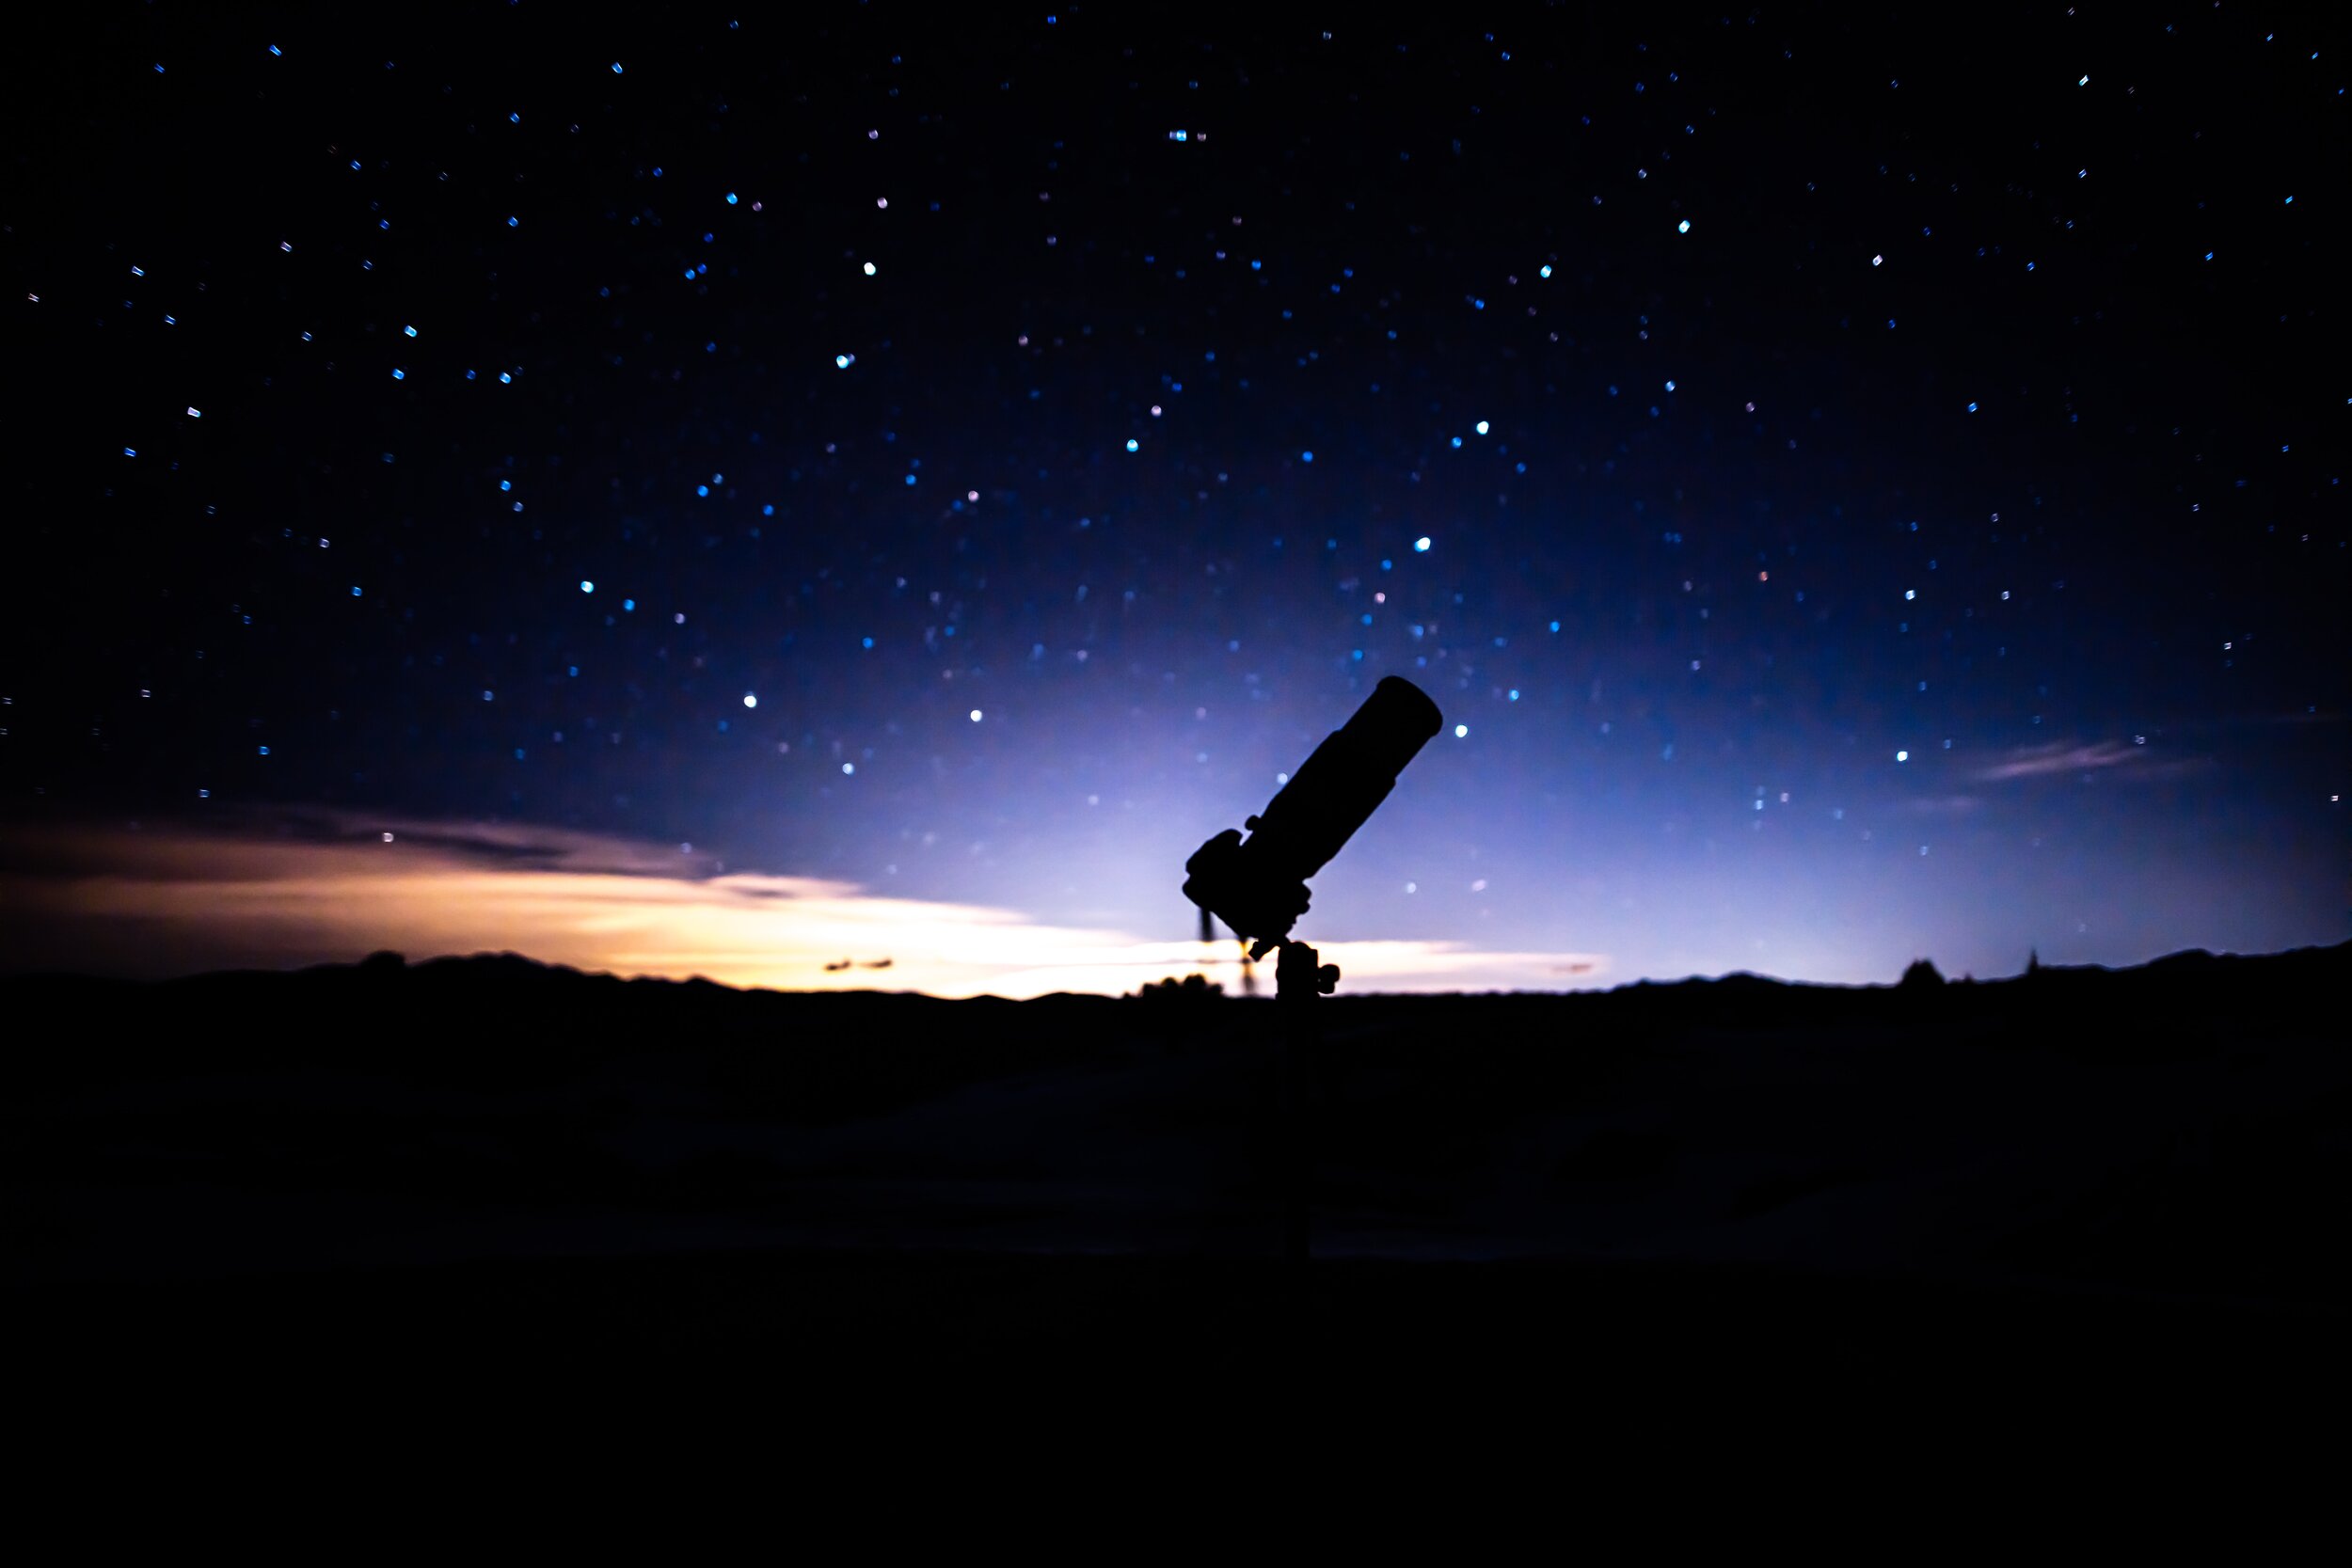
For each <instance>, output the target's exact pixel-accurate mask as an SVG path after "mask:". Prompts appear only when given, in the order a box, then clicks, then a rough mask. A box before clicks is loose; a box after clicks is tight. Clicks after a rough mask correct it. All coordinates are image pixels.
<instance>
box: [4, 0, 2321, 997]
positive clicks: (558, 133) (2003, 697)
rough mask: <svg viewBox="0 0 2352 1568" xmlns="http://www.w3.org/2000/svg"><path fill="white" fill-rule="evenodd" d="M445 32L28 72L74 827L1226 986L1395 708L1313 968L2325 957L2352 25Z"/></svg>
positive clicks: (1825, 23)
mask: <svg viewBox="0 0 2352 1568" xmlns="http://www.w3.org/2000/svg"><path fill="white" fill-rule="evenodd" d="M426 9H427V10H431V11H433V15H434V17H435V20H430V21H428V20H411V19H406V18H403V17H400V16H397V15H394V14H392V13H384V14H383V15H380V16H379V15H377V14H376V13H370V16H369V19H368V20H365V21H354V20H352V19H351V16H350V14H348V13H346V12H344V11H341V10H335V9H325V10H322V9H318V8H301V9H299V10H296V11H294V12H291V13H288V14H286V15H282V16H279V17H278V18H277V19H275V20H263V19H262V16H261V13H248V14H247V15H246V16H245V17H244V18H242V19H225V18H223V17H222V16H219V15H217V14H208V13H207V12H206V11H205V10H204V9H202V8H191V7H177V6H131V5H101V6H95V7H82V8H64V9H63V10H62V11H61V12H59V13H57V14H54V15H52V16H50V17H48V18H47V19H45V20H44V21H42V22H41V23H40V24H39V29H38V30H37V31H35V32H32V33H28V34H24V35H20V39H19V46H18V47H17V48H15V49H14V50H12V54H13V60H12V63H11V65H10V66H9V67H8V68H7V69H8V81H7V83H6V87H7V89H8V90H7V93H6V98H7V101H8V108H7V110H6V113H7V114H8V116H9V118H10V121H11V123H10V125H9V128H8V179H7V182H6V187H5V194H4V195H0V223H4V225H5V227H4V230H0V266H5V268H6V271H7V274H8V277H7V282H8V293H7V299H6V309H7V312H8V314H7V318H6V319H7V324H8V325H7V331H8V338H7V342H8V362H9V365H10V367H11V371H12V376H11V380H12V381H13V383H14V388H15V394H16V395H15V397H14V399H13V400H12V401H13V403H14V404H15V412H14V414H13V416H12V417H11V420H10V421H9V426H8V428H9V431H10V435H11V437H12V444H13V447H14V452H13V460H12V461H11V463H10V464H9V465H8V474H7V485H8V489H7V495H8V509H7V511H8V517H7V524H6V527H7V541H8V551H7V557H6V559H7V562H8V568H7V572H6V580H7V582H8V601H9V603H8V614H7V615H6V617H5V619H4V620H0V626H5V632H0V696H5V698H6V701H7V707H6V709H5V710H0V727H4V728H5V734H4V735H0V800H5V802H6V804H5V808H4V809H5V813H6V820H7V821H8V822H11V823H14V824H17V825H18V828H19V829H20V831H21V832H30V833H33V834H36V835H37V834H39V833H40V832H45V831H47V830H48V828H49V827H51V826H54V825H55V824H57V823H59V822H63V821H68V820H71V821H72V822H74V823H77V824H82V825H89V824H96V825H100V826H103V827H104V828H106V829H107V830H108V831H110V832H125V833H127V832H154V831H156V830H157V828H158V827H159V826H168V827H169V828H170V830H171V831H173V832H183V833H196V834H203V833H208V832H221V833H232V832H245V833H249V832H253V831H255V826H254V825H255V824H256V823H257V822H262V821H266V820H268V819H269V817H270V815H271V814H273V813H278V814H283V813H287V812H291V811H295V810H320V809H324V810H327V811H330V812H332V813H334V814H336V815H335V816H334V820H336V821H337V822H340V823H342V824H345V825H346V826H348V825H350V824H358V829H355V830H353V832H364V830H365V829H366V827H367V824H368V823H369V821H370V819H371V816H372V815H373V816H382V817H383V818H384V819H386V820H390V819H392V818H393V817H395V816H396V817H398V818H399V819H400V820H402V821H404V822H415V821H426V822H439V823H449V824H476V825H479V824H498V825H501V829H500V831H501V832H506V831H508V830H511V829H513V828H516V827H518V826H519V827H536V828H544V829H547V830H550V831H556V830H561V831H566V832H574V833H583V834H594V835H601V836H602V837H604V838H607V839H612V840H626V841H631V842H636V843H641V844H644V845H666V846H671V847H673V848H676V852H678V853H679V854H680V855H681V857H682V859H681V862H680V863H681V865H688V866H691V867H693V868H695V869H694V870H692V871H691V872H690V873H682V874H688V875H697V876H699V875H707V871H706V870H705V869H703V868H705V867H713V866H716V865H717V864H718V863H724V865H725V866H726V867H727V868H728V869H730V870H736V871H757V872H762V873H769V874H773V875H776V876H784V877H810V878H823V879H830V880H833V881H837V882H840V883H845V884H852V885H854V887H855V888H857V889H860V890H863V891H864V892H865V893H866V894H868V895H875V896H886V897H889V898H895V899H907V900H939V901H951V902H954V903H956V904H960V905H967V906H968V905H985V906H995V907H1001V908H1002V909H1004V910H1006V911H1010V915H1009V918H1018V919H1024V920H1029V921H1037V922H1044V923H1050V924H1054V925H1057V926H1073V927H1078V926H1082V927H1099V928H1104V929H1116V930H1120V931H1124V932H1128V933H1131V934H1133V935H1135V936H1136V937H1138V938H1144V939H1175V938H1182V937H1184V935H1186V934H1187V933H1189V931H1190V930H1191V927H1192V912H1191V911H1190V909H1189V907H1188V906H1187V905H1185V904H1184V901H1183V899H1182V897H1181V896H1180V895H1179V894H1178V892H1177V887H1178V884H1179V883H1180V882H1181V881H1182V879H1183V870H1182V867H1183V862H1184V857H1185V856H1186V855H1187V854H1188V853H1189V852H1190V851H1191V849H1192V848H1193V847H1195V846H1196V845H1198V844H1199V843H1200V841H1201V840H1202V839H1204V838H1206V837H1208V836H1209V835H1210V834H1211V833H1212V832H1216V830H1218V829H1220V828H1223V827H1228V826H1236V827H1237V826H1239V825H1240V820H1241V818H1242V817H1243V816H1245V815H1247V814H1248V813H1249V812H1251V811H1254V810H1256V809H1257V808H1258V807H1259V806H1261V805H1263V802H1264V800H1265V799H1266V797H1267V796H1268V795H1269V794H1270V793H1271V792H1272V791H1273V789H1274V788H1275V787H1276V781H1277V777H1278V775H1279V774H1280V773H1282V772H1284V771H1286V770H1288V769H1290V768H1295V766H1296V765H1297V763H1298V762H1299V761H1300V760H1301V759H1302V758H1303V757H1304V756H1305V754H1306V752H1307V751H1308V750H1309V749H1311V746H1312V745H1313V743H1314V742H1315V741H1316V740H1317V739H1319V738H1320V737H1321V736H1322V735H1323V734H1324V733H1326V732H1327V731H1328V730H1330V729H1331V728H1333V727H1335V726H1336V725H1338V724H1339V723H1340V722H1341V721H1343V719H1344V718H1345V717H1346V715H1347V714H1348V712H1349V711H1351V710H1352V709H1353V707H1354V705H1356V704H1357V703H1358V702H1359V701H1360V700H1361V698H1362V696H1363V695H1364V694H1365V693H1366V692H1368V691H1369V690H1370V689H1371V688H1372V685H1373V683H1374V682H1375V681H1376V680H1377V679H1378V678H1379V677H1380V676H1381V675H1383V674H1388V673H1398V674H1403V675H1405V676H1406V677H1407V678H1409V679H1411V680H1413V681H1415V682H1416V683H1418V684H1419V685H1421V686H1422V688H1423V689H1426V690H1427V691H1428V692H1429V693H1430V694H1431V695H1432V696H1433V697H1434V698H1435V699H1436V700H1437V701H1438V705H1440V707H1441V708H1442V709H1443V710H1444V713H1445V719H1446V725H1447V728H1446V730H1445V732H1444V733H1443V734H1442V735H1441V736H1439V738H1438V740H1435V741H1433V742H1431V744H1430V745H1429V747H1428V748H1427V749H1426V750H1425V751H1424V752H1423V753H1422V757H1421V758H1420V760H1418V761H1417V762H1416V763H1415V764H1414V765H1413V767H1412V768H1410V769H1409V770H1408V771H1407V772H1406V776H1405V778H1404V780H1403V782H1402V783H1401V784H1400V785H1399V787H1398V790H1397V792H1396V794H1395V796H1394V797H1393V798H1392V799H1391V801H1390V802H1389V803H1388V805H1386V806H1385V807H1384V808H1383V809H1382V811H1381V813H1380V815H1379V816H1376V817H1375V819H1374V821H1373V823H1372V824H1371V825H1370V826H1369V827H1367V828H1366V829H1365V830H1364V831H1363V832H1361V833H1359V835H1358V839H1357V841H1356V843H1355V844H1353V845H1351V847H1349V848H1348V850H1347V851H1346V852H1345V853H1344V854H1343V855H1342V856H1341V858H1340V859H1339V861H1337V862H1336V863H1334V864H1333V865H1332V867H1331V868H1330V869H1329V870H1328V871H1327V873H1326V874H1325V875H1324V877H1323V878H1322V879H1319V880H1318V882H1317V885H1316V905H1315V911H1314V912H1313V913H1311V915H1310V916H1309V917H1308V919H1307V921H1306V922H1305V923H1304V924H1302V926H1301V927H1300V934H1301V935H1303V936H1306V937H1308V938H1310V939H1312V940H1367V941H1368V940H1375V939H1379V940H1393V941H1396V942H1421V943H1438V942H1455V943H1462V944H1466V945H1467V947H1468V948H1469V949H1472V950H1478V951H1493V952H1510V953H1515V954H1547V953H1556V954H1584V955H1603V956H1606V959H1607V961H1606V963H1605V964H1602V965H1600V966H1599V967H1597V969H1595V970H1594V971H1592V973H1594V974H1603V975H1605V976H1606V977H1607V978H1608V979H1611V980H1620V979H1626V978H1630V977H1633V976H1635V975H1639V974H1659V975H1666V974H1688V973H1693V972H1698V973H1721V972H1724V971H1727V970H1734V969H1742V968H1746V969H1756V970H1762V971H1766V972H1771V973H1776V974H1787V975H1791V976H1794V977H1805V978H1825V979H1848V978H1864V977H1874V978H1889V977H1891V975H1892V974H1893V973H1894V971H1895V970H1896V969H1899V966H1900V964H1901V962H1902V961H1904V960H1905V959H1907V958H1910V957H1912V956H1915V955H1917V954H1921V953H1925V954H1930V955H1931V956H1933V957H1934V958H1937V959H1938V961H1939V962H1941V963H1942V964H1943V965H1944V967H1945V968H1946V969H1947V971H1948V972H1951V973H1955V974H1956V973H1958V972H1960V971H1962V970H1963V969H1973V970H1975V971H1976V972H1978V973H1979V974H1984V973H2007V972H2010V971H2012V970H2014V969H2015V968H2016V967H2018V966H2019V965H2020V964H2021V963H2022V962H2023V960H2024V958H2025V955H2026V950H2027V949H2028V947H2029V946H2035V945H2038V946H2039V948H2040V950H2041V952H2042V957H2043V958H2044V959H2045V960H2048V959H2053V958H2056V959H2059V960H2065V961H2103V962H2121V961H2133V960H2137V959H2140V958H2147V957H2151V956H2153V955H2155V954H2158V953H2162V952H2166V951H2169V950H2172V949H2175V948H2180V947H2185V946H2195V945H2202V946H2209V947H2215V948H2235V949H2238V950H2255V949H2267V948H2277V947H2284V946H2290V945H2296V944H2298V943H2303V942H2332V941H2337V940H2341V939H2342V938H2343V937H2344V935H2345V934H2346V927H2347V913H2348V911H2352V891H2348V889H2347V858H2346V856H2347V835H2346V826H2345V825H2346V822H2347V816H2346V815H2345V814H2346V810H2347V807H2346V806H2345V804H2344V801H2343V800H2341V798H2340V797H2341V796H2342V794H2343V793H2344V792H2345V791H2346V790H2347V789H2352V765H2348V758H2347V746H2346V736H2345V732H2344V723H2343V720H2344V710H2345V700H2346V681H2347V668H2348V665H2347V658H2346V653H2347V646H2346V644H2347V639H2346V636H2345V630H2344V627H2345V615H2344V606H2345V604H2346V602H2347V593H2346V590H2347V577H2352V572H2348V571H2347V566H2348V565H2352V552H2348V551H2347V549H2346V535H2347V519H2346V515H2345V500H2344V488H2343V486H2342V484H2341V483H2340V480H2341V476H2342V472H2343V468H2344V427H2345V421H2346V420H2347V418H2352V376H2347V374H2346V359H2345V350H2346V347H2347V344H2346V340H2345V335H2344V329H2343V323H2342V313H2341V311H2342V306H2341V300H2342V288H2343V279H2344V276H2345V275H2346V271H2347V267H2346V259H2345V256H2344V247H2343V246H2342V245H2341V244H2340V243H2339V242H2336V241H2331V240H2330V239H2329V238H2328V236H2329V235H2331V234H2340V233H2341V232H2342V231H2343V230H2344V213H2343V212H2342V208H2343V205H2344V169H2345V167H2346V166H2347V154H2348V153H2352V138H2347V135H2346V121H2345V116H2346V113H2347V100H2346V98H2345V95H2344V84H2345V83H2346V81H2347V80H2348V79H2352V77H2347V66H2352V53H2347V52H2346V49H2345V47H2344V44H2345V41H2346V40H2344V34H2343V30H2342V28H2341V27H2340V26H2339V25H2337V24H2324V25H2325V27H2326V28H2327V29H2328V30H2326V31H2324V32H2315V31H2313V30H2312V28H2313V26H2314V24H2315V19H2317V18H2318V17H2319V14H2320V11H2319V8H2311V7H2305V6H2284V5H2280V6H2268V7H2262V6H2240V5H2230V6H2223V7H2211V6H2205V5H2179V6H2172V7H2148V6H2106V7H2095V8H2094V7H2081V8H2070V7H2066V6H2042V7H2033V8H1990V9H1973V10H1964V11H1940V12H1934V13H1932V16H1933V19H1934V20H1933V21H1932V22H1930V23H1922V22H1920V21H1919V20H1917V19H1916V18H1914V17H1911V16H1910V15H1909V14H1908V13H1906V20H1905V21H1904V22H1902V23H1901V24H1900V25H1899V26H1898V25H1897V24H1890V23H1886V22H1860V21H1857V20H1856V19H1855V18H1853V17H1852V16H1843V15H1841V16H1837V17H1835V18H1830V19H1827V20H1825V19H1824V18H1823V16H1822V15H1821V14H1820V8H1810V7H1804V8H1793V7H1792V8H1786V9H1773V8H1761V9H1742V10H1735V11H1731V12H1728V13H1726V12H1724V11H1721V10H1707V11H1691V12H1687V13H1682V14H1674V13H1672V12H1671V11H1670V10H1669V9H1668V8H1660V7H1651V6H1645V7H1640V8H1632V9H1631V10H1630V11H1629V12H1625V13H1612V20H1609V21H1606V22H1596V21H1594V20H1592V19H1591V18H1590V17H1588V16H1585V15H1581V14H1580V13H1579V12H1578V11H1576V10H1575V9H1573V8H1562V9H1560V10H1556V11H1549V12H1547V11H1539V10H1534V9H1525V10H1512V9H1508V8H1504V9H1496V10H1491V11H1487V12H1482V13H1480V15H1479V18H1478V19H1477V20H1475V21H1470V22H1463V23H1456V22H1454V20H1453V19H1452V15H1451V11H1450V8H1445V7H1437V8H1425V9H1422V10H1421V11H1419V12H1417V13H1416V14H1415V15H1414V17H1413V18H1412V19H1411V20H1408V21H1403V22H1389V21H1375V20H1372V18H1373V17H1375V15H1377V14H1378V13H1377V11H1376V10H1375V9H1368V8H1338V9H1337V10H1336V11H1335V13H1334V15H1333V16H1332V17H1331V18H1329V19H1327V20H1328V25H1329V30H1328V31H1326V30H1325V24H1322V23H1317V22H1314V21H1311V20H1310V21H1306V22H1298V21H1294V20H1290V17H1291V16H1292V15H1293V14H1294V13H1292V12H1291V10H1290V8H1281V7H1272V8H1265V12H1264V15H1265V18H1266V19H1265V20H1261V21H1259V22H1257V23H1255V24H1237V23H1236V19H1238V18H1242V17H1245V16H1247V15H1248V13H1246V12H1242V11H1238V10H1237V11H1232V12H1217V13H1216V15H1215V16H1214V17H1212V15H1211V13H1208V12H1193V11H1186V10H1179V9H1168V10H1152V11H1138V10H1136V9H1135V8H1128V7H1123V6H1120V7H1102V8H1085V7H1079V8H1068V9H1064V10H1061V11H1059V12H1057V13H1050V14H1049V11H1048V10H1047V9H1046V8H1044V7H1038V8H1029V9H1024V10H1020V11H1000V12H997V13H995V17H994V20H993V21H987V20H981V19H980V17H981V13H980V12H978V11H977V10H975V11H974V12H972V13H970V17H971V19H970V20H967V21H965V22H964V23H962V24H960V25H954V26H949V25H943V23H942V19H943V18H944V17H946V15H948V14H949V13H947V12H946V11H945V10H942V9H941V8H932V7H914V6H892V5H879V4H878V5H810V6H803V7H795V8H789V9H788V10H761V11H759V12H757V13H756V14H755V13H754V11H753V10H752V8H745V10H744V11H743V12H741V13H739V14H740V21H739V23H738V22H737V21H735V20H731V19H730V17H729V16H728V14H727V12H725V11H723V10H719V11H712V12H707V13H699V14H697V13H693V12H690V11H688V10H685V9H678V8H661V9H659V10H640V11H636V12H630V13H626V19H625V20H622V19H620V18H622V17H623V14H624V13H619V12H607V11H601V10H591V9H585V8H564V7H558V6H554V5H549V4H541V3H531V4H523V5H516V6H499V5H486V4H485V5H481V6H476V7H472V8H449V9H448V10H446V11H440V10H437V9H435V8H426ZM2078 11H2079V14H2077V12H2078ZM1297 14H1304V13H1297ZM1456 726H1462V728H1460V729H1458V730H1457V728H1456ZM134 823H135V824H137V825H138V826H137V827H136V828H135V829H134V828H133V826H132V824H134ZM689 845H691V849H685V848H679V847H681V846H689ZM532 935H533V934H532V932H531V931H529V930H523V931H517V932H516V933H515V935H514V938H513V940H512V941H510V942H503V943H501V944H502V945H507V946H512V947H516V948H518V949H520V950H523V951H526V952H528V951H532V947H533V942H532ZM1572 967H1573V966H1571V965H1567V964H1562V965H1558V966H1543V965H1534V966H1533V967H1531V968H1529V970H1528V972H1527V973H1526V974H1524V976H1523V978H1520V979H1517V980H1512V979H1509V978H1508V977H1506V978H1505V979H1503V980H1502V981H1499V982H1497V983H1513V984H1524V985H1528V986H1539V985H1558V984H1565V983H1571V982H1570V981H1567V980H1565V979H1563V978H1562V977H1561V976H1562V975H1563V974H1567V973H1569V972H1570V970H1571V969H1572ZM1578 973H1583V972H1578Z"/></svg>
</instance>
